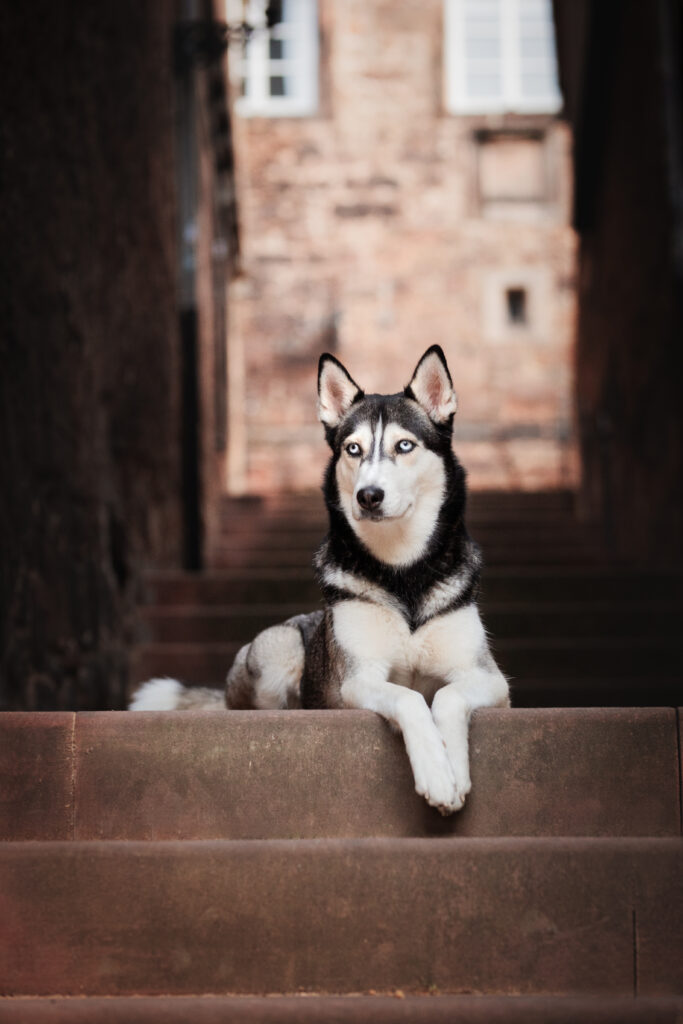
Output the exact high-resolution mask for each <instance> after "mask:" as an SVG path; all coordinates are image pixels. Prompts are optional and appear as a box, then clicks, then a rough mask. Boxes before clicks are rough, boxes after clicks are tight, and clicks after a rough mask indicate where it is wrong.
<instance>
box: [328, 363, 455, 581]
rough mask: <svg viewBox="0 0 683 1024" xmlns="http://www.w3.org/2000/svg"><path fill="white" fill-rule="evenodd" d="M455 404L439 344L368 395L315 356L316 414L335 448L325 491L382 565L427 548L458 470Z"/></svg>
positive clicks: (418, 554) (402, 561) (339, 370)
mask: <svg viewBox="0 0 683 1024" xmlns="http://www.w3.org/2000/svg"><path fill="white" fill-rule="evenodd" d="M456 407H457V398H456V395H455V391H454V390H453V382H452V380H451V375H450V373H449V372H448V366H447V364H446V358H445V356H444V354H443V352H442V350H441V349H440V348H439V346H438V345H433V346H432V347H431V348H429V349H428V350H427V351H426V352H425V354H424V355H423V356H422V358H421V359H420V361H419V363H418V364H417V366H416V368H415V372H414V374H413V376H412V379H411V381H410V383H409V384H408V385H406V387H405V388H404V390H403V391H402V392H399V393H398V394H394V395H366V394H365V393H364V392H363V391H362V390H361V388H360V387H359V386H358V385H357V384H356V382H355V381H354V380H353V378H352V377H351V375H350V374H349V373H348V371H347V370H346V369H345V367H344V366H342V364H341V363H340V362H339V361H338V360H337V359H335V357H334V356H331V355H328V354H325V355H323V356H322V357H321V359H320V365H319V371H318V414H319V417H320V420H321V421H322V423H323V425H324V427H325V434H326V437H327V440H328V442H329V444H330V447H331V448H332V452H333V455H332V460H331V462H330V466H329V468H328V476H327V483H328V488H329V487H332V488H333V490H334V491H335V492H336V494H334V497H333V500H334V502H335V503H337V502H338V504H339V507H340V508H341V510H342V511H343V513H344V515H345V517H346V519H347V521H348V522H349V524H350V525H351V527H352V529H353V530H354V532H355V534H356V535H357V536H358V537H359V538H360V540H361V541H362V542H363V543H364V544H365V546H366V547H367V548H368V549H369V550H370V551H371V552H372V554H373V555H375V557H377V558H379V559H380V560H381V561H383V562H386V563H388V564H391V565H395V566H396V565H406V564H410V562H413V561H415V560H417V559H418V558H420V557H421V556H422V554H423V553H424V551H425V549H426V547H427V544H428V542H429V539H430V537H431V536H432V534H433V532H434V529H435V526H436V523H437V518H438V515H439V512H440V509H441V507H442V505H443V504H444V500H445V497H446V494H447V493H448V491H449V489H452V488H451V484H452V481H453V478H454V476H455V473H456V469H457V468H459V467H458V464H457V462H456V459H455V456H454V454H453V451H452V449H451V438H452V433H453V417H454V415H455V411H456ZM460 473H461V475H462V471H460ZM328 499H329V495H328Z"/></svg>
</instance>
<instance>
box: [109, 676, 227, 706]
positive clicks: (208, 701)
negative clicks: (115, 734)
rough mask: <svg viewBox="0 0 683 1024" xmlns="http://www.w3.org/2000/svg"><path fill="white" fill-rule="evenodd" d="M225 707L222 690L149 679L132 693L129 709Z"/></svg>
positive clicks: (174, 681) (170, 680) (165, 679)
mask: <svg viewBox="0 0 683 1024" xmlns="http://www.w3.org/2000/svg"><path fill="white" fill-rule="evenodd" d="M220 708H223V709H224V708H225V694H224V692H223V690H210V689H209V688H208V687H206V686H183V684H182V683H179V682H178V680H177V679H169V678H164V679H149V680H148V681H147V682H146V683H143V684H142V686H140V687H138V689H137V690H136V691H135V693H134V694H133V697H132V700H131V702H130V704H129V705H128V710H129V711H217V710H219V709H220Z"/></svg>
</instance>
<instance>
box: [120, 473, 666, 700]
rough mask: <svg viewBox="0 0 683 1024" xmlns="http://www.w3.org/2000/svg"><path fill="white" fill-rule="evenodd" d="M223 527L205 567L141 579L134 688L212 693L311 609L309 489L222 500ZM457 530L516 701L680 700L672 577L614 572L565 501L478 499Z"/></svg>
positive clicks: (317, 505) (321, 523)
mask: <svg viewBox="0 0 683 1024" xmlns="http://www.w3.org/2000/svg"><path fill="white" fill-rule="evenodd" d="M223 521H224V523H225V537H224V541H223V544H222V546H221V547H220V549H219V551H218V552H217V555H216V559H215V565H214V567H213V568H212V570H211V571H210V572H207V573H203V574H201V575H192V574H183V573H167V574H156V575H154V576H152V577H150V578H149V579H148V580H147V584H146V587H145V606H144V607H143V609H142V617H143V623H144V625H143V633H142V636H141V643H140V646H139V648H138V651H137V655H136V659H135V667H134V674H135V677H136V679H137V680H139V681H141V680H144V679H148V678H150V677H151V676H155V675H171V676H177V677H178V678H180V679H182V680H183V681H185V682H187V683H197V684H205V685H215V686H222V684H223V681H224V679H225V674H226V671H227V669H228V667H229V666H230V664H231V663H232V659H233V657H234V655H235V653H236V651H237V650H238V649H239V647H240V646H241V645H242V644H243V643H245V642H246V641H248V640H250V639H251V638H252V637H253V636H254V635H255V634H256V633H257V632H258V630H260V629H263V628H264V627H265V626H268V625H272V624H274V623H276V622H279V621H281V620H282V619H284V618H286V617H287V616H289V615H293V614H296V613H297V612H300V611H308V610H310V609H312V608H315V607H317V606H318V604H319V599H320V595H319V591H318V588H317V585H316V583H315V581H314V579H313V573H312V570H311V558H312V554H313V551H314V550H315V548H316V547H317V545H318V544H319V542H320V540H321V538H322V536H323V535H324V533H325V530H326V519H325V514H324V509H323V504H322V500H321V496H320V495H319V494H311V495H291V496H284V497H280V498H278V499H273V500H272V501H259V500H255V499H245V500H243V501H232V502H229V501H226V503H225V506H224V509H223ZM468 525H469V528H470V532H471V533H472V534H473V536H474V537H475V538H476V539H477V540H478V541H479V542H480V544H481V546H482V549H483V552H484V559H485V564H486V569H485V572H484V579H483V597H482V599H481V601H480V607H481V610H482V613H483V617H484V622H485V625H486V627H487V629H488V631H489V633H490V635H491V637H492V647H493V649H494V651H495V653H496V656H497V659H498V662H499V664H500V666H501V668H502V669H503V671H504V672H505V673H506V675H507V676H508V677H509V678H510V680H511V684H512V693H513V702H514V704H515V705H516V706H518V707H537V706H548V707H557V706H570V707H571V706H587V707H590V706H593V707H595V706H598V707H601V706H615V705H616V706H618V705H625V706H629V705H650V706H659V705H672V706H673V705H675V704H676V703H680V702H681V670H680V655H679V647H680V623H681V607H682V600H681V599H682V597H683V576H681V574H680V573H676V572H670V573H667V572H659V573H656V574H645V573H643V572H634V571H633V570H632V569H630V568H628V567H626V566H618V565H617V566H615V565H614V564H613V563H612V562H611V561H610V560H609V558H608V553H606V551H605V547H604V545H602V544H601V543H600V542H599V538H598V537H597V535H596V531H595V530H594V529H593V528H592V527H591V526H590V525H585V524H582V523H580V522H579V521H578V520H577V518H576V516H575V515H574V510H573V497H572V495H571V494H570V493H568V492H562V491H559V492H547V493H542V494H507V493H498V494H490V493H489V494H486V493H484V494H480V493H475V494H473V495H472V496H471V498H470V502H469V511H468Z"/></svg>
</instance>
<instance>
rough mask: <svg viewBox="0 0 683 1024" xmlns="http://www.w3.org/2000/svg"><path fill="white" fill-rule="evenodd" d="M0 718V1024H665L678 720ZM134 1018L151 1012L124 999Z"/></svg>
mask: <svg viewBox="0 0 683 1024" xmlns="http://www.w3.org/2000/svg"><path fill="white" fill-rule="evenodd" d="M471 748H472V777H473V791H472V794H471V795H470V798H469V799H468V804H467V807H466V808H465V810H464V811H463V812H462V813H461V814H459V815H456V816H454V817H453V818H450V819H442V818H441V817H440V816H439V815H438V814H437V813H436V812H434V811H432V810H431V809H430V808H429V807H427V805H426V804H424V802H423V801H421V800H420V799H419V798H418V797H417V796H416V795H415V794H414V792H413V790H412V782H411V779H410V773H409V769H408V766H407V761H406V758H405V754H404V751H403V748H402V744H401V741H400V739H399V738H398V737H396V736H395V735H394V734H393V733H392V732H391V731H390V730H389V729H388V728H387V727H386V726H385V725H384V723H383V722H381V721H380V720H379V719H378V718H377V717H376V716H374V715H372V714H369V713H366V712H298V713H294V714H293V713H291V712H290V713H287V712H231V713H227V712H226V713H225V714H222V713H218V714H216V713H210V712H195V713H184V714H173V713H138V714H136V715H128V714H126V713H125V712H92V713H81V714H70V713H54V714H51V713H45V714H22V713H16V714H12V713H7V714H5V715H3V716H2V717H1V718H0V774H1V776H2V779H3V783H2V788H1V789H0V794H1V795H0V838H2V840H3V841H2V843H1V844H0V992H1V993H2V995H3V996H4V997H5V998H3V999H0V1020H8V1021H10V1020H11V1021H22V1022H24V1021H25V1022H27V1024H32V1022H34V1021H42V1020H45V1021H71V1020H75V1021H77V1020H81V1019H83V1020H89V1021H94V1022H99V1021H152V1020H153V1021H157V1020H158V1021H161V1020H186V1021H195V1020H196V1021H200V1022H201V1021H219V1020H220V1021H228V1020H229V1021H242V1020H244V1021H247V1020H250V1021H255V1020H267V1021H271V1020H272V1021H276V1020H277V1021H299V1020H319V1021H347V1020H353V1021H356V1022H358V1021H365V1020H381V1021H408V1020H416V1021H417V1020H419V1021H446V1020H449V1021H456V1022H457V1021H469V1020H482V1021H484V1020H486V1021H496V1020H500V1021H507V1022H509V1021H533V1020H544V1021H578V1020H590V1021H596V1020H600V1021H615V1022H616V1021H629V1020H637V1021H643V1022H645V1021H647V1022H653V1021H668V1022H673V1021H680V1019H681V1014H683V899H682V896H683V893H682V888H683V843H681V839H680V834H681V821H680V803H679V793H680V764H679V737H678V724H677V718H676V712H675V711H674V710H673V709H667V708H664V709H635V710H634V709H620V708H614V709H603V710H586V709H528V710H513V711H501V710H486V711H480V712H478V713H477V714H476V715H475V716H474V718H473V723H472V731H471ZM141 997H142V998H141Z"/></svg>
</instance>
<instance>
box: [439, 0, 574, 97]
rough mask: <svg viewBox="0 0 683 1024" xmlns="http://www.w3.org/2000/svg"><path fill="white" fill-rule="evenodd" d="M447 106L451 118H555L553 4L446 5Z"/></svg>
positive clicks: (490, 1) (503, 0)
mask: <svg viewBox="0 0 683 1024" xmlns="http://www.w3.org/2000/svg"><path fill="white" fill-rule="evenodd" d="M445 5H446V7H445V28H446V32H445V61H444V64H445V70H446V83H445V85H446V105H447V107H448V109H449V110H450V111H451V112H452V113H454V114H478V113H481V114H486V113H504V112H506V111H510V112H519V113H534V114H536V113H539V114H540V113H554V112H556V111H557V110H559V109H560V107H561V106H562V97H561V95H560V90H559V86H558V82H557V58H556V53H555V31H554V25H553V16H552V0H445Z"/></svg>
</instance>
